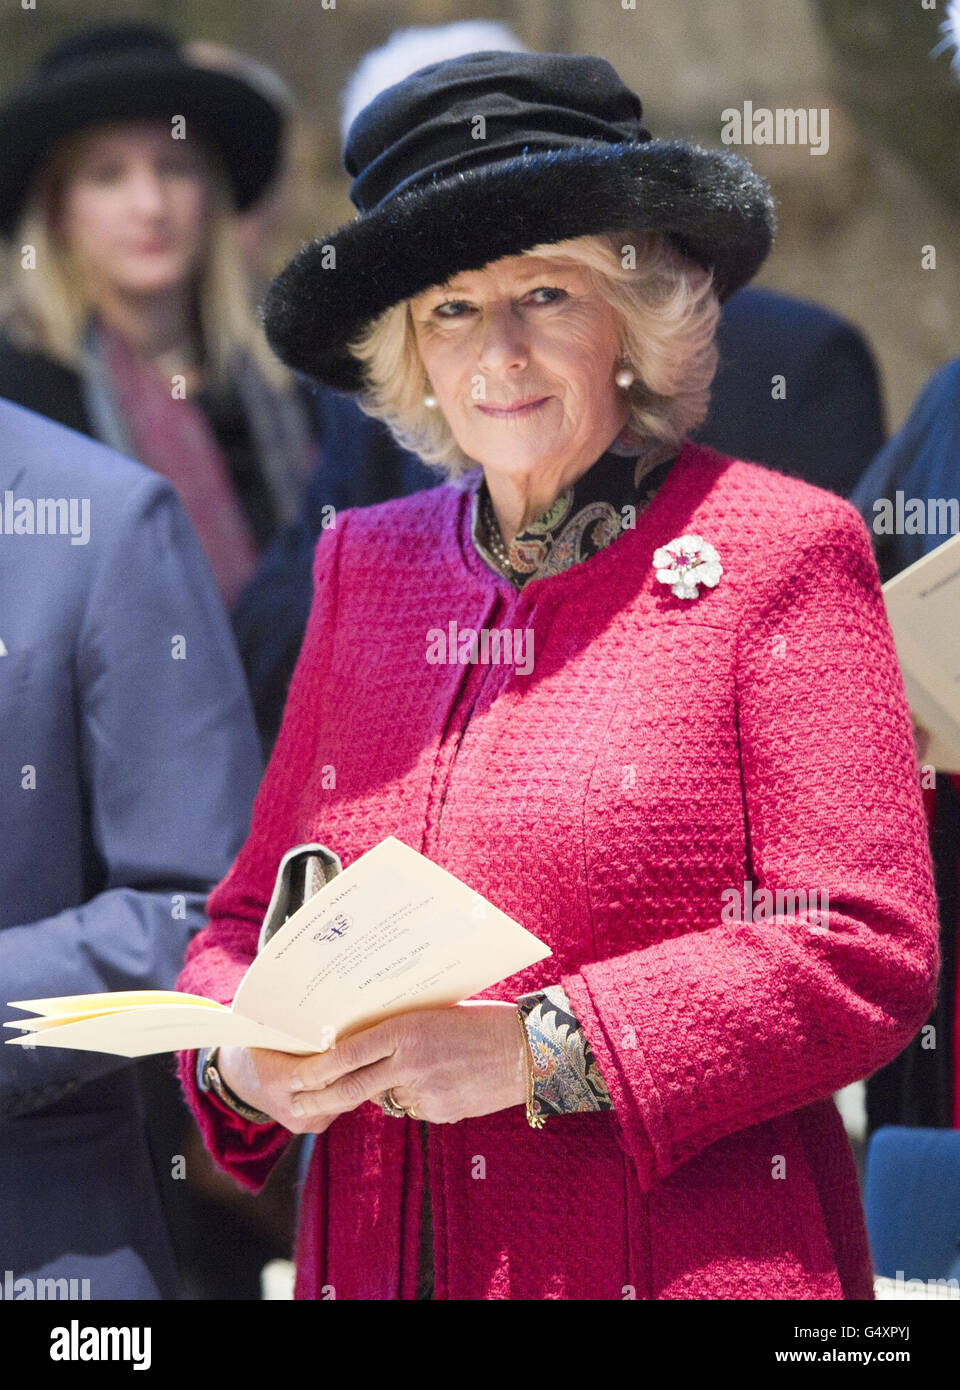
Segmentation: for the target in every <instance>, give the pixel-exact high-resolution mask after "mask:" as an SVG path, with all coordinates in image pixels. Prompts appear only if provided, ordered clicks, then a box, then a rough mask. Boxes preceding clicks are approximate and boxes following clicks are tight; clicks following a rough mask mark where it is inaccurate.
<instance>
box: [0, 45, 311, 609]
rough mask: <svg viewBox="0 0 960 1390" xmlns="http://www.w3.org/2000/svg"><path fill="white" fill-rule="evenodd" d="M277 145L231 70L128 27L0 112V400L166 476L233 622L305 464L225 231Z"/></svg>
mask: <svg viewBox="0 0 960 1390" xmlns="http://www.w3.org/2000/svg"><path fill="white" fill-rule="evenodd" d="M283 132H284V110H283V106H282V104H281V103H280V102H279V101H278V99H277V96H276V93H275V92H274V91H272V90H267V89H266V88H265V87H264V86H263V85H262V84H256V83H255V82H254V81H252V80H251V79H250V74H249V73H248V72H247V71H246V70H244V72H243V74H242V75H238V73H237V72H236V71H230V70H229V69H228V68H225V67H223V66H218V67H216V68H215V67H213V66H199V65H198V64H197V63H196V62H195V61H190V60H189V58H188V57H187V56H186V55H185V53H184V52H183V51H182V50H181V49H180V47H179V46H178V44H177V41H176V39H175V38H174V37H173V36H172V35H170V34H168V33H166V32H165V31H163V30H161V29H156V28H153V27H149V26H143V25H134V24H124V25H118V26H113V27H110V28H101V29H96V30H92V31H87V32H85V33H83V34H82V35H77V36H74V37H72V38H70V39H68V40H66V41H65V42H63V43H61V44H60V45H58V46H57V47H56V48H54V49H53V50H52V51H51V52H50V53H49V54H48V55H47V56H46V57H45V58H44V59H43V60H42V61H41V62H40V64H39V65H38V67H37V69H36V70H35V72H34V74H33V76H32V77H31V78H30V79H29V80H28V82H27V83H26V84H25V85H24V86H22V87H21V88H20V89H19V90H18V91H17V92H16V93H15V94H14V96H13V98H12V99H11V100H10V102H9V103H8V104H7V106H6V107H5V108H4V109H3V110H2V111H0V147H2V149H3V156H2V159H0V231H2V233H3V234H4V236H6V237H7V238H9V240H10V247H11V261H12V264H11V267H10V276H9V283H8V289H7V303H6V306H5V312H4V314H3V335H2V338H0V395H4V396H7V397H8V398H10V399H12V400H14V401H17V402H18V403H19V404H21V405H26V406H28V407H29V408H30V409H33V410H36V411H38V412H39V413H41V414H44V415H47V416H49V417H51V418H52V419H55V420H58V421H60V422H61V423H62V424H66V425H69V426H71V427H72V428H74V429H78V430H81V431H83V432H85V433H87V434H90V435H93V436H94V437H96V438H99V439H101V440H103V441H104V442H105V443H107V444H109V445H111V446H112V447H113V448H115V449H118V450H119V451H120V452H122V453H125V454H128V455H130V456H132V457H134V458H136V459H139V460H140V461H141V462H142V463H145V464H147V465H148V466H150V467H152V468H154V469H156V470H157V471H158V472H160V473H163V474H164V475H165V476H166V477H168V478H169V479H170V481H171V482H172V483H173V485H174V487H175V488H176V489H177V491H178V493H179V494H180V497H181V499H182V501H183V503H184V505H185V507H186V510H187V513H188V515H189V516H190V519H191V521H192V522H193V525H194V527H195V529H196V530H197V533H198V535H199V537H200V540H201V543H202V545H203V547H204V550H205V552H206V555H207V558H208V560H209V561H210V563H211V566H212V568H213V571H214V575H215V577H216V580H217V584H218V587H219V589H220V593H221V596H222V597H223V600H224V602H225V604H226V605H227V606H228V607H230V606H232V604H233V602H234V600H235V598H236V597H237V595H238V594H239V592H240V589H241V588H242V587H243V584H244V583H245V582H246V580H247V579H248V578H249V577H250V575H251V574H252V573H253V571H254V568H255V566H256V560H257V556H258V554H259V553H260V551H261V550H262V549H263V547H264V546H265V545H266V543H267V542H268V541H269V539H270V538H271V536H272V535H273V534H274V532H275V531H276V529H277V528H278V526H280V525H282V524H284V523H286V522H288V521H291V520H293V518H294V517H295V516H296V514H297V510H298V506H299V503H300V501H301V499H302V496H303V492H304V488H305V485H306V480H307V477H308V475H309V471H310V469H311V467H312V465H313V463H314V462H315V450H314V446H313V443H312V439H311V434H312V429H311V425H310V420H309V415H308V412H307V409H306V405H305V402H304V400H303V398H302V397H301V396H299V395H298V394H297V392H296V390H295V388H294V385H293V380H292V377H291V375H290V373H289V372H287V371H286V370H285V369H283V368H281V367H280V366H279V364H278V363H277V362H276V360H275V358H274V357H273V356H272V354H271V353H270V352H269V351H268V349H267V347H266V344H265V342H264V340H263V337H262V334H261V331H260V328H259V325H258V324H257V321H256V318H255V315H254V313H253V309H252V296H251V291H250V285H249V280H248V274H247V271H246V270H245V268H244V265H243V261H242V256H241V252H240V250H239V248H238V245H237V242H236V239H235V236H234V228H233V225H232V224H233V219H234V218H235V216H236V214H237V213H238V212H243V211H246V210H248V209H250V208H251V207H253V206H254V205H255V204H256V203H257V202H258V200H260V199H261V198H262V197H263V196H264V195H265V194H266V193H267V192H268V190H269V189H270V187H271V186H272V185H273V182H274V178H275V175H276V173H277V170H278V167H279V165H280V157H281V145H282V138H283Z"/></svg>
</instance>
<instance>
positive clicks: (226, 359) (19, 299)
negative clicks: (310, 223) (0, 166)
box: [0, 127, 293, 390]
mask: <svg viewBox="0 0 960 1390" xmlns="http://www.w3.org/2000/svg"><path fill="white" fill-rule="evenodd" d="M90 134H91V128H90V127H87V128H85V129H83V130H80V131H77V132H75V133H74V135H72V136H68V137H66V138H65V139H64V140H63V141H62V143H61V144H60V145H59V146H58V147H57V149H56V151H55V153H54V155H53V158H52V159H50V160H49V161H48V162H47V163H46V165H45V166H44V167H43V168H42V169H41V170H40V172H39V173H38V175H37V177H36V179H35V181H34V185H33V187H32V189H31V192H30V196H29V198H28V201H27V203H26V205H25V207H24V210H23V213H22V215H21V217H20V219H19V222H18V224H17V227H16V229H15V231H14V233H13V237H12V240H11V247H10V253H9V254H10V258H11V259H10V264H9V266H8V274H7V275H6V277H5V280H6V289H5V293H4V296H3V300H2V303H0V317H2V319H3V321H4V325H5V327H6V328H7V330H8V332H9V333H10V335H11V337H12V338H13V339H14V341H15V342H17V343H18V344H19V345H20V346H21V347H24V348H28V349H34V350H36V351H41V352H44V353H46V354H47V355H48V356H49V357H52V358H54V359H56V360H57V361H58V362H60V363H62V364H63V365H64V366H67V367H71V368H73V369H74V370H75V371H79V370H80V368H81V364H82V352H83V333H84V329H85V327H86V323H87V319H88V317H89V315H90V313H91V311H92V310H94V309H95V308H96V291H95V288H94V287H93V285H92V284H91V283H90V282H89V277H88V276H85V275H84V273H83V271H82V268H81V267H80V266H79V265H78V264H77V261H76V258H75V257H74V256H73V255H72V254H71V252H70V249H69V247H67V246H66V245H64V244H63V242H62V240H61V238H59V237H58V236H57V235H56V234H55V232H54V230H53V226H52V220H53V219H52V214H53V211H54V209H55V207H56V206H57V204H58V202H59V199H60V197H61V195H62V192H63V188H64V186H65V185H66V183H67V182H68V181H69V179H70V177H71V175H72V172H73V170H74V168H75V167H76V162H77V158H78V156H79V153H80V151H81V149H82V147H83V144H84V143H85V140H86V138H87V137H88V136H89V135H90ZM204 154H205V161H204V163H205V176H206V178H207V180H208V189H209V192H208V210H207V217H206V233H207V241H206V249H205V254H204V256H203V258H202V261H201V264H200V266H199V268H198V270H197V272H196V302H197V314H198V319H199V325H200V336H201V340H202V344H203V348H204V351H205V355H206V361H207V364H208V368H209V371H210V375H211V378H212V380H213V381H214V382H215V383H216V384H217V385H221V386H222V385H225V384H226V383H227V382H228V381H229V379H230V373H231V364H232V363H233V362H234V358H235V354H236V353H237V352H238V351H241V350H246V351H247V352H249V353H250V354H251V356H252V357H253V359H254V361H255V362H256V363H257V365H258V367H259V368H260V370H261V372H262V373H263V375H264V376H265V377H266V379H267V380H268V381H269V382H270V383H271V384H272V385H273V386H274V387H276V388H277V389H279V390H284V389H289V388H290V386H291V384H292V380H293V379H292V376H291V374H290V372H289V371H288V370H287V369H286V368H285V367H284V366H283V365H282V364H281V363H280V362H279V361H278V359H277V358H276V357H275V356H274V355H273V353H272V352H271V351H270V349H269V347H268V346H267V342H266V339H265V338H264V336H263V331H262V329H261V327H260V324H259V321H258V319H257V317H256V314H255V311H254V304H253V297H252V292H251V287H250V282H249V277H248V275H247V272H246V270H245V269H244V266H243V262H242V260H241V255H240V251H239V249H238V247H237V244H236V240H235V237H234V234H233V229H232V225H231V224H232V218H233V216H234V207H233V200H232V197H231V194H230V190H229V186H228V184H227V180H226V175H225V173H224V172H223V169H222V167H221V164H220V161H219V160H218V159H217V158H216V157H215V156H213V155H212V154H211V153H210V152H208V150H207V149H205V151H204ZM26 247H31V248H33V251H34V255H35V266H36V269H25V268H24V267H23V266H22V262H21V257H22V255H23V250H24V248H26Z"/></svg>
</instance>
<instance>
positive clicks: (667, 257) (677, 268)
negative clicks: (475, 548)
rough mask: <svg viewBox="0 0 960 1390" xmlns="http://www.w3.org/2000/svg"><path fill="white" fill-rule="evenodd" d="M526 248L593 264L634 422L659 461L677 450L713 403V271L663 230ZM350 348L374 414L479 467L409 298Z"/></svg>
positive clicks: (424, 453)
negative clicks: (446, 411) (442, 392)
mask: <svg viewBox="0 0 960 1390" xmlns="http://www.w3.org/2000/svg"><path fill="white" fill-rule="evenodd" d="M522 254H523V255H525V256H537V257H542V258H543V259H544V260H548V261H555V262H559V263H565V264H568V265H569V264H570V263H571V262H572V263H573V264H574V265H577V266H581V267H583V268H584V269H585V270H586V271H587V272H588V278H589V280H590V282H591V284H592V287H593V289H594V290H595V292H596V293H598V294H599V295H601V296H602V297H603V298H604V299H605V300H606V302H607V303H608V304H609V305H610V306H611V308H612V309H613V311H614V315H615V319H616V323H617V334H618V346H619V358H620V359H621V360H622V361H623V363H624V365H626V366H629V367H631V368H632V369H633V371H634V373H635V378H636V379H635V381H634V384H633V386H631V387H629V388H628V389H629V395H630V403H631V407H632V408H631V412H630V416H629V419H628V420H627V425H628V427H629V428H630V429H632V430H633V431H635V432H636V433H637V434H639V435H640V436H642V438H643V439H644V441H645V447H644V449H643V454H644V457H645V458H646V459H648V460H649V461H650V462H651V463H652V462H653V461H654V460H660V459H668V458H672V457H673V455H674V454H675V453H676V452H677V450H678V449H679V448H680V445H681V443H682V441H683V439H684V437H685V436H686V435H687V434H688V433H689V432H690V431H691V430H693V429H696V427H697V426H698V425H699V424H701V423H702V422H703V420H704V419H705V418H706V414H707V410H708V407H709V404H710V386H711V383H712V381H713V377H714V374H715V372H716V369H717V348H716V341H715V339H716V328H717V322H718V320H719V317H720V304H719V301H718V299H717V296H716V294H715V292H714V289H713V276H712V274H711V273H710V272H709V271H706V270H703V269H702V268H701V267H700V266H698V265H696V264H694V262H692V261H690V260H688V259H687V258H686V257H685V256H683V255H682V254H681V253H680V251H678V250H677V249H676V248H675V247H674V246H673V245H672V244H671V243H670V242H669V241H667V239H666V238H665V237H663V236H662V235H660V234H659V233H657V232H643V233H641V234H640V235H638V236H636V237H632V238H631V237H629V236H628V234H625V233H620V232H608V233H603V234H600V235H591V236H581V237H572V238H570V239H569V240H567V241H558V242H551V243H542V244H541V245H539V246H534V247H531V249H530V250H529V251H525V252H523V253H522ZM349 350H350V351H351V352H352V353H353V354H354V356H355V357H356V358H357V359H358V360H359V361H360V362H362V363H363V365H364V368H365V377H366V386H365V388H364V389H363V391H361V392H360V394H359V396H358V398H357V403H358V405H359V406H360V408H361V409H362V410H363V411H365V412H366V414H368V415H372V416H374V417H375V418H376V419H380V420H383V421H384V422H385V423H386V424H387V425H388V426H389V428H390V429H391V431H392V432H393V434H394V435H395V437H396V438H397V439H398V440H399V442H400V443H401V444H402V445H404V446H405V447H406V448H408V449H411V450H413V451H414V452H415V453H417V454H419V456H420V457H421V458H422V459H423V461H424V462H425V463H427V464H430V465H432V466H434V467H436V468H438V469H440V470H441V471H442V472H444V473H445V474H446V475H447V476H448V477H450V478H456V477H458V476H460V475H461V474H462V473H464V472H465V471H467V470H468V469H470V468H474V467H476V460H474V459H470V458H468V457H467V456H466V455H465V454H464V453H463V451H462V450H461V449H460V446H459V445H458V444H457V442H456V440H455V439H454V436H453V431H452V430H451V429H450V426H449V425H448V424H447V422H446V420H445V418H444V416H443V412H442V411H440V410H437V409H428V408H427V407H426V406H425V405H424V403H423V396H424V392H425V390H426V379H425V375H424V369H423V364H422V362H421V360H420V354H419V352H418V350H417V344H416V338H415V335H414V327H413V319H412V316H411V313H410V306H409V301H408V300H402V301H401V302H400V303H399V304H395V305H393V306H392V307H391V308H390V309H388V310H387V311H386V312H385V313H383V314H381V315H380V316H379V317H378V318H377V319H375V320H373V322H372V323H370V324H368V325H367V327H366V328H365V329H364V331H363V333H361V334H360V335H359V337H358V338H356V339H355V340H354V341H353V342H352V343H350V344H349Z"/></svg>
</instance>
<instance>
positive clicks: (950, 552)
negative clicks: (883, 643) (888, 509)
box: [883, 535, 960, 772]
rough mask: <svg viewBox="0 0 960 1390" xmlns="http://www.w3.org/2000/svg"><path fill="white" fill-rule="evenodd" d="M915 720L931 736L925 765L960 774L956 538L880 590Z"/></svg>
mask: <svg viewBox="0 0 960 1390" xmlns="http://www.w3.org/2000/svg"><path fill="white" fill-rule="evenodd" d="M883 597H884V601H885V603H886V606H887V617H888V618H889V620H890V626H891V628H892V629H893V638H894V641H895V642H896V644H897V657H898V658H899V661H900V670H901V673H902V675H903V686H904V690H905V691H906V695H907V699H908V700H909V702H910V708H911V710H912V711H913V717H914V718H915V719H916V721H917V723H918V724H921V725H922V726H923V727H924V728H925V729H926V730H927V731H928V733H929V734H930V742H929V743H928V745H927V749H926V752H925V753H924V756H923V761H924V762H925V763H930V764H931V765H932V766H933V767H936V768H939V769H940V770H941V771H942V772H960V535H957V536H951V537H950V539H949V540H948V541H944V543H943V545H938V546H937V548H936V550H931V551H930V553H929V554H928V555H924V556H923V557H922V558H921V559H919V560H917V561H915V562H914V563H913V564H912V565H908V567H907V568H906V569H905V570H902V571H901V572H900V574H897V575H894V577H893V579H890V580H888V581H887V583H886V584H884V586H883Z"/></svg>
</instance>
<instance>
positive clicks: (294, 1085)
mask: <svg viewBox="0 0 960 1390" xmlns="http://www.w3.org/2000/svg"><path fill="white" fill-rule="evenodd" d="M290 1089H291V1091H302V1090H303V1082H302V1081H301V1080H300V1078H299V1076H295V1077H294V1078H293V1080H292V1081H291V1082H290Z"/></svg>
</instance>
